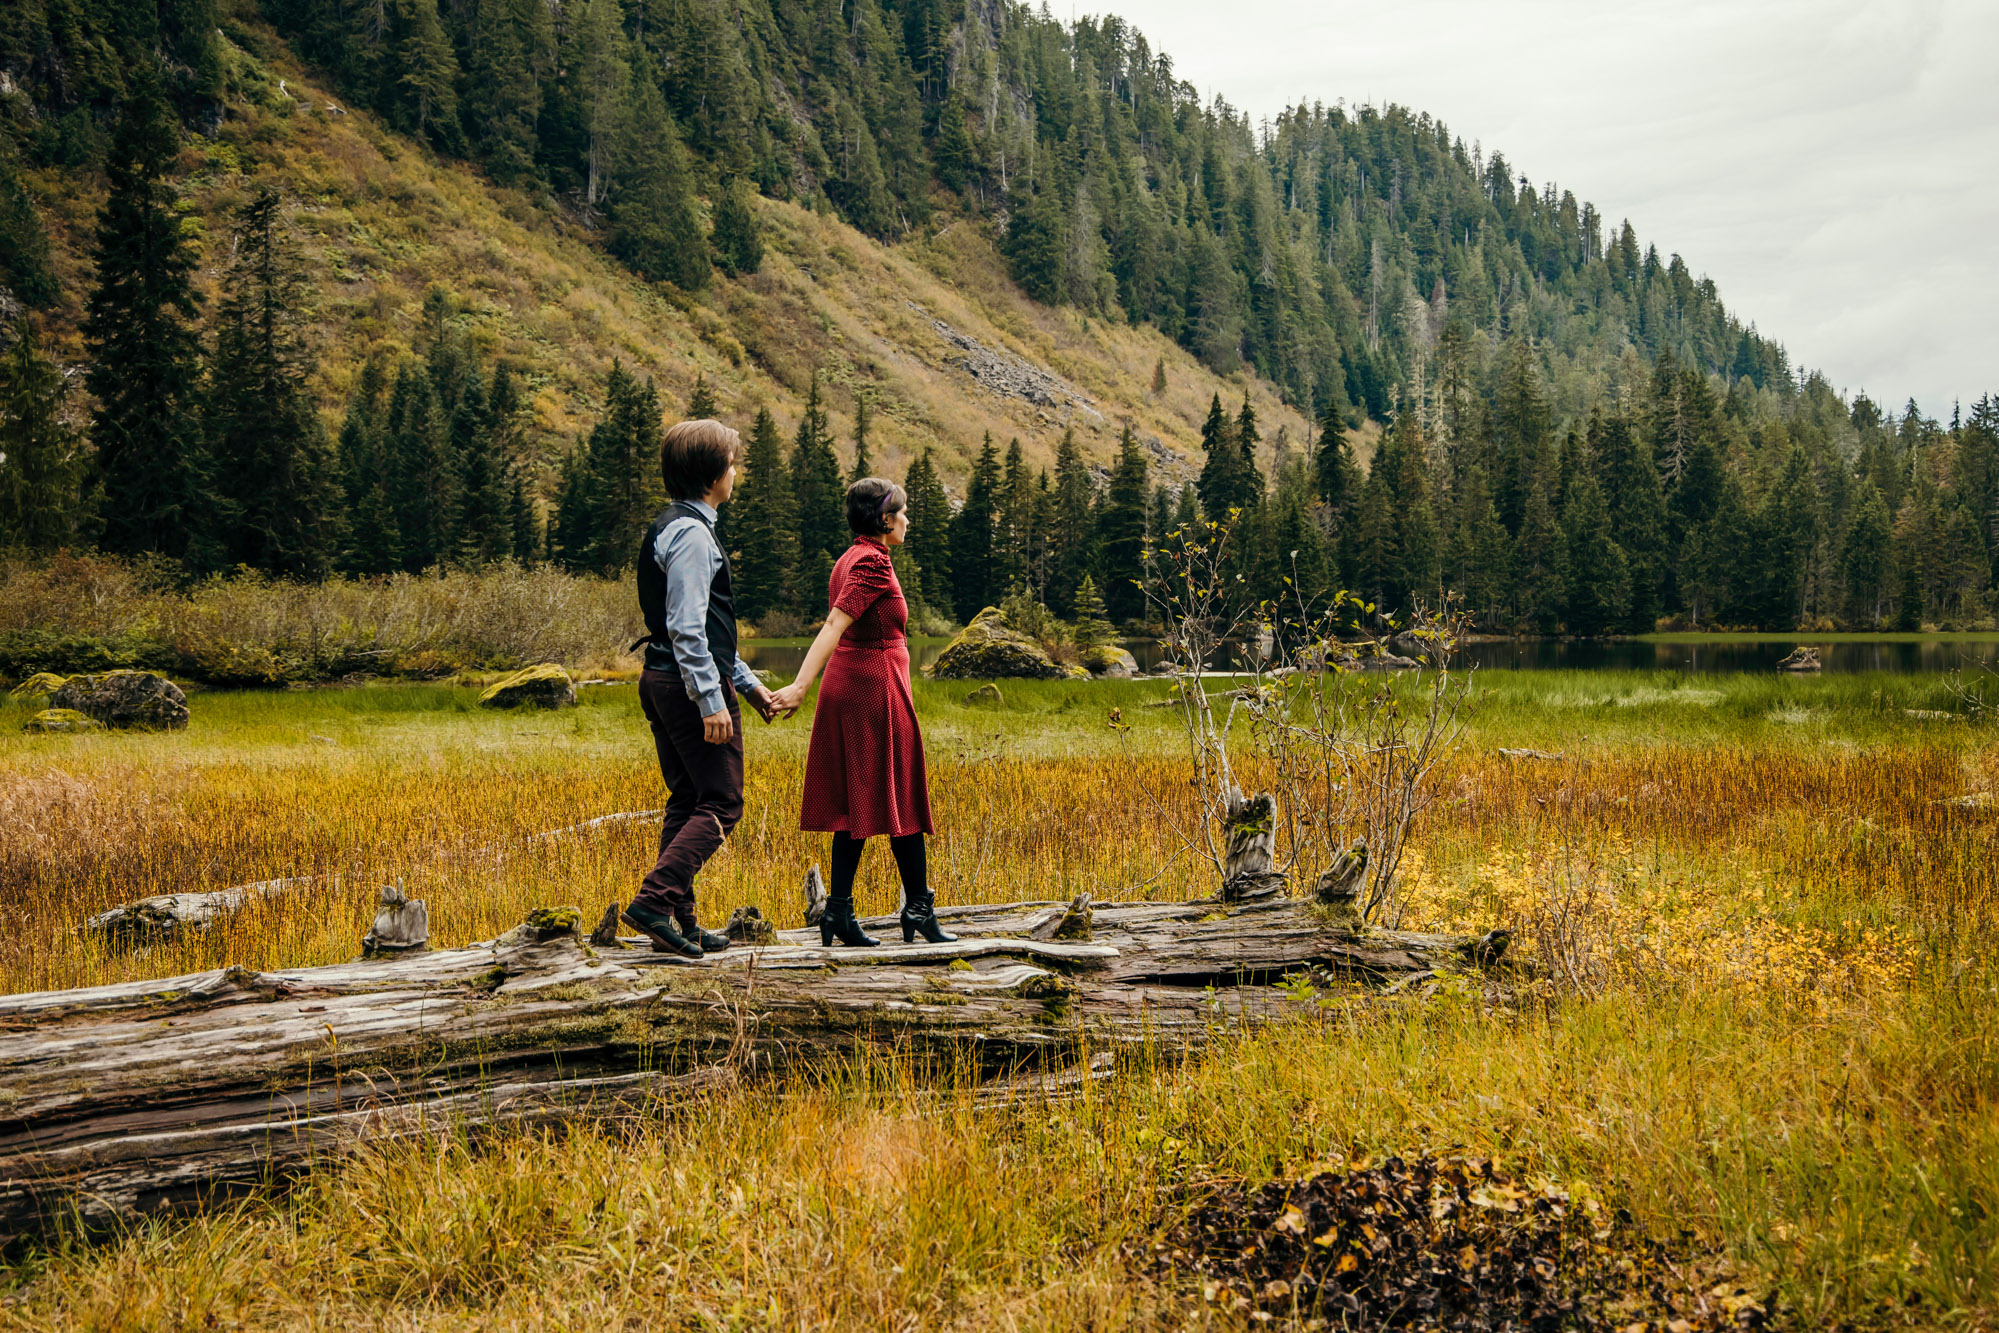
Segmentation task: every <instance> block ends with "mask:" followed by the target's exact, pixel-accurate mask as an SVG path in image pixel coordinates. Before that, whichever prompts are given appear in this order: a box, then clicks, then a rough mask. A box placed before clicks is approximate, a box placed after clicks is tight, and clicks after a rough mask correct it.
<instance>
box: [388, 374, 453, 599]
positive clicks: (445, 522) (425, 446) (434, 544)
mask: <svg viewBox="0 0 1999 1333" xmlns="http://www.w3.org/2000/svg"><path fill="white" fill-rule="evenodd" d="M387 452H388V457H389V472H390V477H389V495H390V502H391V503H390V508H391V509H392V511H393V512H394V514H395V524H396V531H397V533H398V534H399V535H400V536H401V538H402V541H401V554H402V567H403V568H404V569H405V570H408V571H409V572H410V573H413V574H414V573H421V572H422V571H423V570H426V569H429V568H431V567H432V566H434V565H439V564H442V563H444V562H445V561H446V560H448V559H449V558H450V557H451V555H452V553H453V551H454V549H455V548H456V546H457V539H458V533H457V516H458V485H459V472H460V468H459V463H458V459H457V458H455V457H454V456H453V455H452V452H451V432H450V422H449V420H448V419H447V418H446V416H445V412H444V408H443V405H442V404H441V403H440V402H439V401H438V395H437V384H436V381H435V379H434V377H433V376H432V375H431V374H430V369H429V367H427V366H425V365H423V364H422V363H414V364H409V365H405V366H404V367H403V368H402V369H401V370H400V371H399V372H398V373H397V375H396V386H395V388H394V390H393V391H392V392H391V393H390V395H389V429H388V450H387Z"/></svg>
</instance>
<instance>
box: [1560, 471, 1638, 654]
mask: <svg viewBox="0 0 1999 1333" xmlns="http://www.w3.org/2000/svg"><path fill="white" fill-rule="evenodd" d="M1562 528H1563V537H1564V539H1565V546H1566V552H1567V556H1568V568H1567V571H1566V574H1567V577H1566V579H1565V580H1564V583H1565V585H1566V591H1567V594H1568V596H1567V598H1566V601H1565V607H1566V610H1565V614H1564V616H1563V620H1564V621H1565V622H1566V624H1567V626H1568V629H1569V632H1570V633H1571V634H1586V635H1599V634H1608V633H1610V632H1611V631H1612V630H1614V629H1617V628H1618V627H1619V626H1620V625H1622V624H1623V623H1624V621H1625V619H1626V618H1627V617H1628V616H1629V615H1630V613H1631V573H1630V568H1629V566H1628V564H1627V562H1626V560H1625V556H1624V550H1623V548H1622V547H1620V546H1619V545H1618V544H1617V541H1616V539H1615V538H1614V537H1612V535H1611V526H1610V506H1609V505H1607V504H1606V503H1605V502H1604V498H1603V488H1602V487H1601V486H1599V485H1598V484H1597V480H1596V478H1595V477H1593V476H1591V475H1590V474H1589V473H1587V472H1585V473H1583V474H1582V475H1581V476H1579V477H1578V478H1577V479H1576V482H1575V485H1574V486H1573V487H1572V488H1571V490H1570V493H1569V503H1568V507H1567V508H1566V509H1565V510H1564V511H1563V514H1562Z"/></svg>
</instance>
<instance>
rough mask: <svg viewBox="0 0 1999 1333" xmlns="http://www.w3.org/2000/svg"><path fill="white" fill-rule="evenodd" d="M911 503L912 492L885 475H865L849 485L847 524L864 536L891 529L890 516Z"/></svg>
mask: <svg viewBox="0 0 1999 1333" xmlns="http://www.w3.org/2000/svg"><path fill="white" fill-rule="evenodd" d="M908 503H909V495H908V494H907V493H906V492H905V491H904V490H903V489H902V487H900V486H898V485H896V484H895V483H894V482H892V481H890V480H889V479H888V478H886V477H862V478H861V479H860V480H859V481H857V482H855V483H854V484H853V485H851V486H849V487H848V488H847V526H848V527H850V528H852V529H853V530H854V531H855V533H856V534H858V535H860V536H862V537H879V536H881V535H882V534H883V533H884V532H887V531H888V516H889V515H890V514H893V513H894V512H895V511H896V510H898V509H901V508H902V507H903V506H904V505H907V504H908Z"/></svg>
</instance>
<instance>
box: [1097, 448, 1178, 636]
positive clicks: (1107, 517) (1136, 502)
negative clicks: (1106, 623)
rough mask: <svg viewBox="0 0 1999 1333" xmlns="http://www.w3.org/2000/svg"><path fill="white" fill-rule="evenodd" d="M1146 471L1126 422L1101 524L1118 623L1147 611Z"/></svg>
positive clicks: (1109, 598) (1108, 609)
mask: <svg viewBox="0 0 1999 1333" xmlns="http://www.w3.org/2000/svg"><path fill="white" fill-rule="evenodd" d="M1146 473H1147V465H1146V461H1145V450H1143V449H1142V448H1140V447H1139V444H1138V438H1137V436H1136V435H1134V434H1133V432H1132V429H1131V423H1130V422H1126V423H1125V427H1124V432H1123V434H1122V435H1121V436H1119V438H1118V455H1117V462H1116V464H1115V465H1114V466H1113V467H1112V469H1111V480H1110V486H1109V487H1108V488H1107V489H1106V490H1105V492H1104V504H1103V510H1102V513H1101V515H1100V516H1099V518H1098V522H1097V528H1098V541H1099V545H1100V550H1101V556H1100V564H1101V568H1102V569H1103V573H1104V581H1103V585H1102V586H1103V597H1104V610H1105V614H1106V615H1108V616H1109V617H1110V618H1111V619H1112V620H1113V621H1116V622H1117V623H1119V624H1125V623H1127V622H1129V621H1133V620H1138V619H1141V618H1143V616H1144V615H1145V577H1146V569H1145V551H1146V529H1147V527H1148V523H1147V515H1146V500H1147V499H1148V490H1147V480H1146ZM1163 498H1164V497H1163V495H1162V496H1161V499H1162V500H1163ZM1156 522H1157V520H1155V523H1156ZM1163 537H1164V533H1163V531H1156V532H1155V533H1154V534H1153V539H1154V541H1155V542H1157V541H1159V540H1161V539H1163Z"/></svg>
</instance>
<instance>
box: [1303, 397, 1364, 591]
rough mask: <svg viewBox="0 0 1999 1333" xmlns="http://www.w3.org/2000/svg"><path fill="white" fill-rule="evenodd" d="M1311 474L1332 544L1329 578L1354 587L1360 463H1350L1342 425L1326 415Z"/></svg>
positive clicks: (1357, 573) (1350, 453)
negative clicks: (1330, 573) (1322, 507)
mask: <svg viewBox="0 0 1999 1333" xmlns="http://www.w3.org/2000/svg"><path fill="white" fill-rule="evenodd" d="M1312 474H1313V480H1314V481H1315V482H1316V484H1317V488H1318V494H1319V503H1320V504H1321V505H1323V506H1324V515H1325V523H1326V528H1327V532H1328V535H1329V536H1330V537H1331V542H1332V545H1331V549H1330V550H1329V551H1328V552H1327V555H1328V558H1329V559H1330V560H1331V562H1332V577H1333V579H1334V581H1335V582H1337V583H1338V584H1339V585H1340V586H1341V587H1344V588H1351V587H1354V586H1355V585H1356V584H1357V583H1358V581H1359V578H1360V569H1359V563H1358V562H1359V554H1360V545H1359V543H1360V531H1359V528H1360V501H1361V489H1362V487H1363V486H1364V484H1365V481H1364V479H1363V478H1362V476H1361V471H1360V464H1359V463H1357V462H1355V461H1354V456H1353V443H1352V441H1350V440H1348V439H1347V433H1346V426H1345V424H1344V423H1343V422H1341V420H1340V419H1339V418H1338V417H1337V416H1335V415H1334V414H1332V413H1330V412H1329V413H1327V414H1326V416H1325V419H1324V420H1323V421H1322V422H1321V423H1320V426H1319V447H1318V452H1317V453H1316V455H1315V456H1314V458H1313V469H1312Z"/></svg>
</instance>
